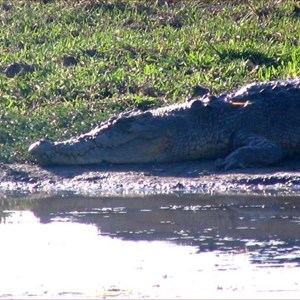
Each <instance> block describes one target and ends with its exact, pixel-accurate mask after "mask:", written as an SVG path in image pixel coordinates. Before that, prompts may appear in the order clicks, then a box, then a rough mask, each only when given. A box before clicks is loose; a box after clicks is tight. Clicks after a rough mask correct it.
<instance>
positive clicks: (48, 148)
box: [28, 138, 169, 165]
mask: <svg viewBox="0 0 300 300" xmlns="http://www.w3.org/2000/svg"><path fill="white" fill-rule="evenodd" d="M168 144H169V142H168V140H167V139H162V138H161V139H157V140H156V139H154V140H151V141H147V140H142V139H139V138H137V139H133V140H130V141H128V142H125V143H123V144H120V145H111V146H107V145H100V144H99V141H98V142H97V143H95V140H94V139H91V140H85V141H82V140H80V141H78V140H76V139H74V140H72V139H71V140H68V141H65V142H50V141H46V140H41V141H38V142H36V143H34V144H32V145H31V146H30V147H29V149H28V152H29V153H30V154H31V155H32V156H33V157H34V158H35V159H36V160H37V162H38V163H39V164H41V165H86V164H100V163H107V162H109V163H117V164H124V163H144V162H154V161H157V162H160V161H166V160H168V156H167V153H166V152H165V151H164V150H165V149H166V148H167V147H168Z"/></svg>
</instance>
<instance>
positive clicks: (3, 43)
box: [0, 0, 300, 162]
mask: <svg viewBox="0 0 300 300" xmlns="http://www.w3.org/2000/svg"><path fill="white" fill-rule="evenodd" d="M0 20H1V27H0V55H1V60H0V69H1V72H0V161H2V162H3V161H4V162H13V161H25V160H27V159H30V158H29V157H28V156H27V148H28V146H29V145H30V144H31V143H32V142H33V141H36V140H38V139H40V138H45V137H46V138H50V139H63V138H67V137H70V136H71V135H74V134H77V133H80V132H83V131H86V130H88V129H90V128H91V127H92V126H93V125H95V124H97V123H99V122H100V121H101V120H103V119H106V118H107V117H108V116H109V115H111V114H115V113H118V112H120V111H124V110H128V109H131V108H133V107H140V108H147V107H156V106H161V105H166V104H169V103H175V102H180V101H185V100H186V98H190V97H195V96H197V85H199V84H201V85H204V86H207V87H209V88H211V89H212V91H213V92H214V93H219V92H224V91H228V90H230V89H233V88H236V87H238V86H239V85H241V84H244V83H247V82H251V81H255V80H260V81H265V80H272V79H286V78H292V77H299V75H300V40H299V32H300V8H298V7H297V1H289V0H283V1H274V0H270V1H266V0H265V1H258V0H256V1H250V0H249V1H234V0H228V1H182V2H180V1H170V0H169V1H160V0H157V1H147V0H145V1H142V0H140V1H96V0H94V1H92V0H81V1H71V0H70V1H55V0H53V1H51V0H48V1H47V0H43V1H0Z"/></svg>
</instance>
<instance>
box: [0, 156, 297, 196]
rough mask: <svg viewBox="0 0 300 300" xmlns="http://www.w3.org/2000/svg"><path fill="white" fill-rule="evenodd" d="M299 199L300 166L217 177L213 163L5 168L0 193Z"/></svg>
mask: <svg viewBox="0 0 300 300" xmlns="http://www.w3.org/2000/svg"><path fill="white" fill-rule="evenodd" d="M60 191H69V192H74V193H77V194H86V195H102V196H103V195H107V196H111V195H141V194H142V195H149V194H152V195H153V194H170V193H200V194H201V193H203V194H267V195H271V194H284V195H289V194H291V195H298V194H299V195H300V160H297V161H286V162H283V163H281V164H280V165H277V166H275V167H271V168H260V169H244V170H232V171H216V170H214V168H213V163H212V162H211V161H204V162H184V163H171V164H170V163H168V164H138V165H97V166H53V167H40V166H38V165H34V164H0V192H1V193H6V194H7V193H34V192H60Z"/></svg>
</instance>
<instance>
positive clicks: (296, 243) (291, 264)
mask: <svg viewBox="0 0 300 300" xmlns="http://www.w3.org/2000/svg"><path fill="white" fill-rule="evenodd" d="M0 241H1V247H0V268H1V272H0V298H16V297H21V298H24V297H38V298H41V297H44V298H50V297H55V298H88V297H91V298H97V297H99V298H104V297H107V298H141V297H150V298H198V299H199V298H211V297H214V298H251V297H252V298H253V297H254V298H273V299H274V298H281V299H282V298H284V299H287V298H295V299H299V297H300V268H299V267H300V197H263V196H243V197H241V196H203V195H202V196H201V195H181V196H178V195H167V196H161V195H159V196H147V197H127V198H122V197H102V198H96V197H80V196H78V195H63V194H62V195H56V196H45V195H44V196H43V197H35V198H33V197H32V198H13V199H8V198H2V199H0Z"/></svg>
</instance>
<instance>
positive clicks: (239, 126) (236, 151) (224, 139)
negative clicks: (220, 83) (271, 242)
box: [29, 79, 300, 169]
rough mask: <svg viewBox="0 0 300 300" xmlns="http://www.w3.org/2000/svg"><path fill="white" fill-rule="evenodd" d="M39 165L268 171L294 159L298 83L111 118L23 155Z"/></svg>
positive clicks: (299, 133)
mask: <svg viewBox="0 0 300 300" xmlns="http://www.w3.org/2000/svg"><path fill="white" fill-rule="evenodd" d="M29 152H30V153H31V154H32V156H33V157H34V158H35V159H36V160H37V161H38V162H39V163H40V164H43V165H49V164H50V165H51V164H60V165H68V164H78V165H79V164H98V163H102V162H111V163H120V164H122V163H142V162H172V161H184V160H198V159H218V160H217V161H216V166H217V167H220V168H225V169H232V168H244V167H252V166H263V165H271V164H275V163H277V162H279V161H280V160H281V159H283V158H285V157H295V156H297V155H299V154H300V80H299V79H295V80H286V81H271V82H267V83H254V84H250V85H247V86H244V87H242V88H241V89H238V90H237V91H234V92H232V93H228V94H223V95H220V96H218V97H213V96H210V95H208V94H207V95H205V96H203V97H202V98H201V99H200V100H193V101H190V102H186V103H183V104H178V105H171V106H167V107H162V108H158V109H155V110H149V111H145V112H142V111H130V112H127V113H122V114H120V115H119V116H117V117H113V118H111V119H109V120H107V121H106V122H103V123H101V124H100V125H99V126H97V127H96V128H94V129H93V130H91V131H90V132H88V133H86V134H82V135H80V136H79V137H76V138H71V139H69V140H66V141H63V142H49V141H44V140H42V141H39V142H36V143H34V144H32V145H31V146H30V148H29Z"/></svg>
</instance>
